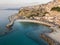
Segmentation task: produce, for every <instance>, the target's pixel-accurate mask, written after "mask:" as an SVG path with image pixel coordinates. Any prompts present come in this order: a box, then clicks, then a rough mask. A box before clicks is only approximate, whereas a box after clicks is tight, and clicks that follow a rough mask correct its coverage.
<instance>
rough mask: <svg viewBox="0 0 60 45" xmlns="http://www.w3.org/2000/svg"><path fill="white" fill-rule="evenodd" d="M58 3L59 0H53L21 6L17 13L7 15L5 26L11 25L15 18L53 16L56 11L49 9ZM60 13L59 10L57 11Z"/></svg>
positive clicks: (59, 3) (59, 2)
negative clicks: (7, 19)
mask: <svg viewBox="0 0 60 45" xmlns="http://www.w3.org/2000/svg"><path fill="white" fill-rule="evenodd" d="M59 5H60V0H53V1H51V2H48V3H47V4H40V5H34V6H29V7H23V8H21V9H20V10H19V12H18V14H16V15H14V16H11V17H9V20H10V23H9V24H8V25H7V27H11V26H12V25H13V23H14V21H15V20H17V19H28V18H29V19H30V18H32V19H34V17H44V16H45V17H46V15H47V16H53V15H55V16H56V15H58V13H57V14H56V13H55V12H57V11H51V9H52V8H53V7H57V6H59ZM59 15H60V12H59Z"/></svg>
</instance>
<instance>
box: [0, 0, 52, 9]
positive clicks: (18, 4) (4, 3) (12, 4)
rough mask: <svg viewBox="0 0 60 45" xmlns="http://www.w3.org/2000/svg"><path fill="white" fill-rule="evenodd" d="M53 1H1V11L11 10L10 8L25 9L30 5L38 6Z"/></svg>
mask: <svg viewBox="0 0 60 45" xmlns="http://www.w3.org/2000/svg"><path fill="white" fill-rule="evenodd" d="M50 1H52V0H0V9H3V8H9V7H14V8H16V7H17V8H18V7H23V6H26V5H27V6H28V5H36V4H42V3H47V2H50Z"/></svg>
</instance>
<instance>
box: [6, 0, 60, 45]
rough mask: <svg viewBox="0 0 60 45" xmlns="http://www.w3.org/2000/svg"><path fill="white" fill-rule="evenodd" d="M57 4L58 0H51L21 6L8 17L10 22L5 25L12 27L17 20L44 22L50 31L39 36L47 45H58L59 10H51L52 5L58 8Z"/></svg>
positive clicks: (59, 41)
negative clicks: (35, 4) (34, 4)
mask: <svg viewBox="0 0 60 45" xmlns="http://www.w3.org/2000/svg"><path fill="white" fill-rule="evenodd" d="M59 5H60V0H53V1H52V2H49V3H47V4H42V5H37V6H31V7H24V8H21V9H20V10H19V12H18V13H17V14H15V15H12V16H10V17H9V21H10V23H9V24H7V26H6V27H7V28H10V27H12V26H13V24H14V22H15V21H17V20H18V21H20V22H33V23H39V24H44V25H46V26H49V27H50V28H51V29H52V32H50V33H44V34H41V37H42V38H43V39H44V40H46V41H47V42H48V43H49V45H60V28H59V27H60V12H59V11H52V10H51V9H52V8H53V7H59V8H60V6H59Z"/></svg>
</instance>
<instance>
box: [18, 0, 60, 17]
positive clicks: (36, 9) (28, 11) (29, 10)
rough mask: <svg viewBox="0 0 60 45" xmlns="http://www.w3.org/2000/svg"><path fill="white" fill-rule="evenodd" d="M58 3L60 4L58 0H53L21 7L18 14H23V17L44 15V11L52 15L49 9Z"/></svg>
mask: <svg viewBox="0 0 60 45" xmlns="http://www.w3.org/2000/svg"><path fill="white" fill-rule="evenodd" d="M59 5H60V0H53V1H51V2H49V3H47V4H41V5H35V6H30V7H23V8H21V9H20V10H19V13H18V16H25V17H29V16H30V15H35V16H41V15H45V14H46V12H48V13H50V15H52V12H51V9H52V8H53V7H56V6H59ZM54 13H55V12H54Z"/></svg>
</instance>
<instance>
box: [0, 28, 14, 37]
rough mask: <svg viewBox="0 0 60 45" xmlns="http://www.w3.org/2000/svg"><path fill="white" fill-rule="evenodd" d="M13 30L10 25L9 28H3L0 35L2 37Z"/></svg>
mask: <svg viewBox="0 0 60 45" xmlns="http://www.w3.org/2000/svg"><path fill="white" fill-rule="evenodd" d="M0 30H2V28H1V27H0ZM12 31H13V30H12V27H10V28H7V27H6V28H5V29H4V30H3V31H0V37H3V36H5V35H8V34H9V33H11V32H12Z"/></svg>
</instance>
